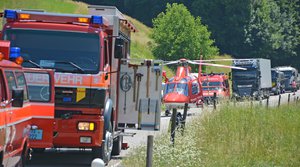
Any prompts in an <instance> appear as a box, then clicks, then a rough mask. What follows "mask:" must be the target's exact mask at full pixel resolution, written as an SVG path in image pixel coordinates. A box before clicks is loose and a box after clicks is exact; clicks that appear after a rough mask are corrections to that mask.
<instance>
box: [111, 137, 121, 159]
mask: <svg viewBox="0 0 300 167" xmlns="http://www.w3.org/2000/svg"><path fill="white" fill-rule="evenodd" d="M122 143H123V136H118V137H116V138H115V139H114V145H113V149H112V155H120V152H121V149H122Z"/></svg>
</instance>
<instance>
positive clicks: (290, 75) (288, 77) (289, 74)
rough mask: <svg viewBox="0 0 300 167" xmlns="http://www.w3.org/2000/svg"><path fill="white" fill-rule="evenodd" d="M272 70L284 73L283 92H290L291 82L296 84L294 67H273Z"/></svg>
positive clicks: (296, 75) (296, 73)
mask: <svg viewBox="0 0 300 167" xmlns="http://www.w3.org/2000/svg"><path fill="white" fill-rule="evenodd" d="M274 69H276V70H278V71H281V72H283V73H284V77H285V82H284V85H285V90H286V91H292V90H293V87H292V82H293V81H295V82H298V70H297V69H296V68H294V67H291V66H280V67H275V68H274ZM298 83H299V82H298ZM297 87H299V84H298V85H297Z"/></svg>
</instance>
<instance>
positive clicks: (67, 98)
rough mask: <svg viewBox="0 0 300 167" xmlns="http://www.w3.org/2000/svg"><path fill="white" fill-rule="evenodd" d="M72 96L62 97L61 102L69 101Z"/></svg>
mask: <svg viewBox="0 0 300 167" xmlns="http://www.w3.org/2000/svg"><path fill="white" fill-rule="evenodd" d="M71 101H72V98H71V97H63V102H71Z"/></svg>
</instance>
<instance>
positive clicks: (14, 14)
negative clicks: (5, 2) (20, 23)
mask: <svg viewBox="0 0 300 167" xmlns="http://www.w3.org/2000/svg"><path fill="white" fill-rule="evenodd" d="M4 18H7V19H16V18H17V11H15V10H8V9H6V10H5V11H4Z"/></svg>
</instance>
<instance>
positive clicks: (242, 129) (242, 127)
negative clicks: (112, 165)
mask: <svg viewBox="0 0 300 167" xmlns="http://www.w3.org/2000/svg"><path fill="white" fill-rule="evenodd" d="M299 106H300V105H296V104H294V105H293V106H292V105H291V106H290V107H289V106H282V107H281V108H279V109H277V108H273V109H266V108H263V107H253V108H251V107H250V106H243V107H234V106H228V105H227V106H225V107H223V108H222V109H220V111H215V112H211V113H205V114H204V115H203V116H202V117H199V118H196V119H195V120H193V121H192V122H191V123H189V124H188V125H187V129H186V132H185V135H184V136H181V135H179V133H177V137H176V139H175V142H176V143H175V147H172V146H171V145H170V142H169V135H168V134H166V135H163V136H161V137H160V138H159V139H156V141H155V144H154V161H153V166H162V167H163V166H191V167H193V166H213V167H214V166H300V156H299V155H300V121H299V118H300V112H299V109H298V108H299ZM145 155H146V154H145V148H139V149H138V150H136V152H134V153H132V155H131V156H130V157H129V158H127V159H125V160H124V162H123V164H124V166H145Z"/></svg>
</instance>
